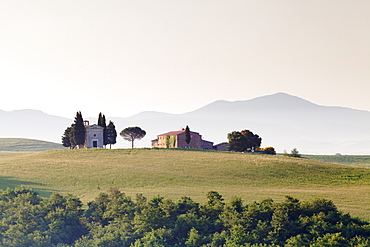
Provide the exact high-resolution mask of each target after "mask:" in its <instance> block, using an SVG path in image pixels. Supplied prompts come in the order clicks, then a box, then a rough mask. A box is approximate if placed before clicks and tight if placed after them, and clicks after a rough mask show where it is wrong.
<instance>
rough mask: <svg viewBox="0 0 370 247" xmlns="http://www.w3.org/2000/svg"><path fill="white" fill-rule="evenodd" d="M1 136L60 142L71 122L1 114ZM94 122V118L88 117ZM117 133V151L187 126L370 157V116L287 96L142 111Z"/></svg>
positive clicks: (279, 146)
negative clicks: (141, 133) (133, 138)
mask: <svg viewBox="0 0 370 247" xmlns="http://www.w3.org/2000/svg"><path fill="white" fill-rule="evenodd" d="M0 117H1V119H2V120H3V121H1V123H0V127H1V128H0V137H23V138H32V139H39V140H45V141H53V142H58V143H60V140H61V138H60V137H61V135H62V134H63V132H64V130H65V128H66V127H68V126H70V125H71V123H72V122H73V120H72V118H71V119H67V118H61V117H56V116H51V115H47V114H45V113H42V112H40V111H35V110H20V111H12V112H5V111H0ZM88 119H89V120H90V121H96V119H95V118H88ZM109 120H112V121H113V122H114V123H115V125H116V130H117V132H118V136H117V144H116V145H115V147H116V148H117V147H129V146H130V144H129V143H128V142H125V141H123V139H122V138H121V137H120V136H119V132H120V131H121V130H122V129H124V128H126V127H128V126H140V127H141V128H142V129H144V130H145V131H146V132H147V135H146V137H145V138H143V139H142V140H141V141H139V142H137V143H136V145H135V146H137V147H140V146H141V147H150V145H151V143H150V141H151V140H152V139H155V138H156V136H157V135H158V134H162V133H165V132H168V131H172V130H179V129H181V128H184V127H185V126H186V125H189V127H190V130H192V131H196V132H199V133H200V134H201V135H202V136H203V138H204V139H205V140H209V141H213V142H214V143H215V144H217V143H220V142H225V141H227V133H230V132H231V131H234V130H238V131H240V130H243V129H249V130H251V131H252V132H253V133H255V134H258V135H259V136H261V137H262V146H263V147H266V146H273V147H275V149H276V150H277V151H278V152H283V151H284V150H286V151H287V152H290V150H291V149H293V148H297V149H298V150H299V151H300V152H301V153H307V154H335V153H342V154H369V149H370V148H369V147H370V128H369V126H370V112H368V111H360V110H355V109H350V108H345V107H332V106H321V105H317V104H314V103H312V102H310V101H307V100H305V99H302V98H299V97H296V96H292V95H289V94H286V93H276V94H273V95H267V96H262V97H258V98H254V99H251V100H243V101H234V102H230V101H223V100H220V101H215V102H213V103H210V104H208V105H205V106H203V107H201V108H199V109H197V110H195V111H192V112H187V113H184V114H168V113H162V112H153V111H148V112H142V113H139V114H136V115H134V116H131V117H128V118H120V117H109V116H107V123H108V122H109Z"/></svg>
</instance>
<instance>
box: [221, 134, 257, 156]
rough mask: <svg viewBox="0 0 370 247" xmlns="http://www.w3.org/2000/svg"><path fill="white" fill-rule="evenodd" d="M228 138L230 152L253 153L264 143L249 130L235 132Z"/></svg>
mask: <svg viewBox="0 0 370 247" xmlns="http://www.w3.org/2000/svg"><path fill="white" fill-rule="evenodd" d="M227 138H228V139H229V146H228V147H227V148H228V150H231V151H236V152H245V151H251V150H253V149H256V148H259V147H260V146H261V142H262V138H261V137H259V136H258V135H257V134H253V132H252V131H249V130H242V131H240V132H239V131H233V132H231V133H229V134H227Z"/></svg>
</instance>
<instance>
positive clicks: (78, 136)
mask: <svg viewBox="0 0 370 247" xmlns="http://www.w3.org/2000/svg"><path fill="white" fill-rule="evenodd" d="M71 132H72V138H73V140H72V141H73V143H75V144H76V145H77V146H78V148H82V147H83V145H84V144H85V126H84V120H83V118H82V114H81V112H77V113H76V117H75V121H74V124H73V125H72V131H71Z"/></svg>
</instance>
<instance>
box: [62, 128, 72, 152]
mask: <svg viewBox="0 0 370 247" xmlns="http://www.w3.org/2000/svg"><path fill="white" fill-rule="evenodd" d="M71 131H72V127H67V129H65V130H64V134H63V136H62V144H63V146H64V147H69V148H71V149H72V144H71V134H72V133H71Z"/></svg>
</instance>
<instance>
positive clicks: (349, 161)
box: [303, 155, 370, 168]
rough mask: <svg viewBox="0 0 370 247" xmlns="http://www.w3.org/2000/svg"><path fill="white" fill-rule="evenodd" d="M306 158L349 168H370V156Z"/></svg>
mask: <svg viewBox="0 0 370 247" xmlns="http://www.w3.org/2000/svg"><path fill="white" fill-rule="evenodd" d="M303 157H304V158H307V159H312V160H317V161H322V162H328V163H334V164H342V165H349V166H360V167H368V168H370V156H369V155H361V156H360V155H303Z"/></svg>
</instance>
